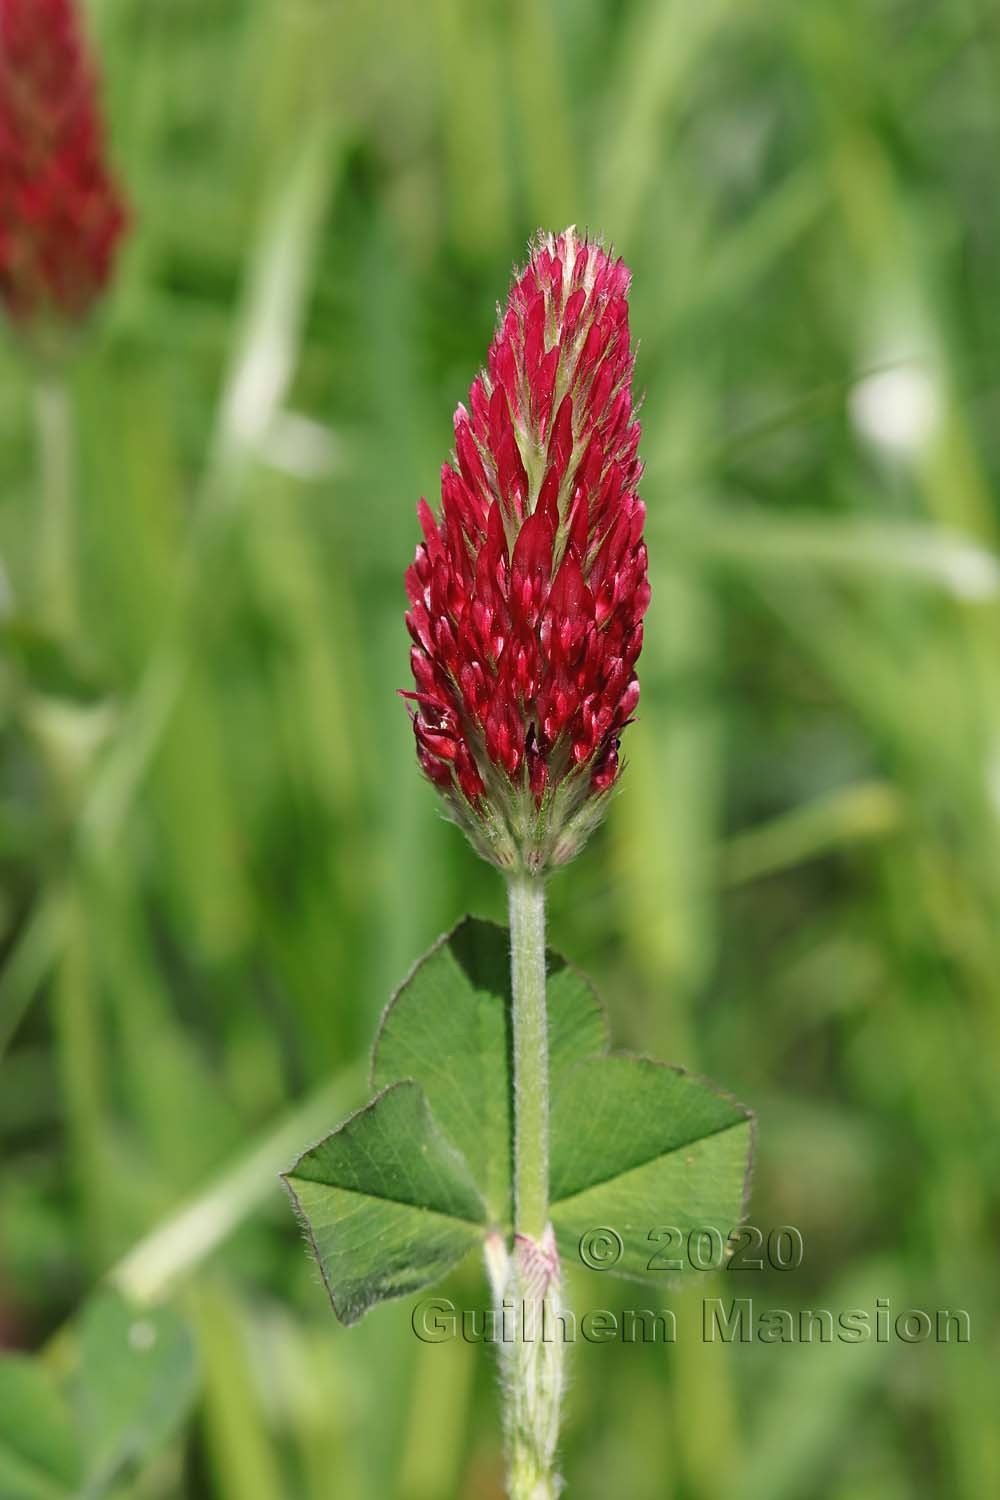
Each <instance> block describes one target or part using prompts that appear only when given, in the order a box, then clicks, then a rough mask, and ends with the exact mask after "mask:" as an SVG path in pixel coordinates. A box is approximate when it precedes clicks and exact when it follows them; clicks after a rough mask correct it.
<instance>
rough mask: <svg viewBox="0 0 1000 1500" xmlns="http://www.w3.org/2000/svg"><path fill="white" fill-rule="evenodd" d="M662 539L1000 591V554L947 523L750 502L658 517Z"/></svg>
mask: <svg viewBox="0 0 1000 1500" xmlns="http://www.w3.org/2000/svg"><path fill="white" fill-rule="evenodd" d="M651 523H652V525H654V526H655V528H656V532H657V534H658V537H659V539H660V540H661V541H662V544H663V545H665V546H669V547H670V548H672V549H675V550H677V551H679V552H687V553H688V554H689V555H690V556H692V557H693V558H697V559H700V560H701V561H703V562H705V563H709V564H718V565H720V566H724V567H729V568H734V569H738V570H744V571H754V572H756V571H760V570H764V569H780V570H783V571H784V572H785V573H786V574H787V572H788V570H789V569H795V568H799V569H802V568H822V569H824V570H826V571H828V572H830V573H832V574H834V575H835V576H837V577H841V578H845V579H859V580H862V581H867V582H871V583H874V584H882V583H885V582H887V581H890V582H898V583H918V584H925V585H929V586H931V587H935V588H939V589H941V590H943V591H944V592H945V593H948V594H950V595H952V596H953V597H954V598H956V599H961V600H966V601H969V602H972V603H975V602H978V601H981V600H990V599H995V598H997V597H998V595H1000V561H998V559H997V557H996V556H995V555H994V554H993V553H992V552H990V551H988V550H987V549H986V548H985V547H983V546H981V545H980V544H979V543H978V542H976V541H975V540H974V539H973V538H972V537H968V536H963V535H962V534H961V533H959V532H955V531H947V530H945V529H944V528H943V527H937V526H927V525H921V524H920V523H917V522H908V521H884V520H873V519H870V518H869V516H867V515H866V516H861V515H859V516H854V517H852V518H851V519H850V522H849V524H848V523H846V522H845V521H840V520H828V519H827V518H826V517H825V516H819V515H817V516H807V517H803V518H799V517H795V518H792V517H790V516H779V517H776V516H773V515H770V514H768V513H767V512H764V511H754V510H753V509H749V508H747V507H745V506H740V507H739V508H738V509H737V508H736V507H732V508H730V509H729V510H725V511H720V510H719V509H718V508H716V509H714V510H702V511H700V512H698V513H697V514H694V513H692V512H690V511H689V510H687V509H686V510H685V512H684V520H683V524H682V525H678V526H676V527H674V526H673V525H671V522H670V519H669V516H667V517H663V518H661V519H660V520H656V518H655V517H654V518H651Z"/></svg>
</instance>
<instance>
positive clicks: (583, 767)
mask: <svg viewBox="0 0 1000 1500" xmlns="http://www.w3.org/2000/svg"><path fill="white" fill-rule="evenodd" d="M629 281H630V277H629V272H628V269H627V268H626V266H625V265H624V264H623V262H622V261H620V260H612V259H611V257H610V256H609V255H607V254H606V252H605V251H604V250H603V249H602V247H601V246H600V244H598V243H596V242H594V241H593V240H588V239H585V238H581V237H579V236H578V235H577V234H576V232H575V231H574V230H573V229H568V230H567V231H566V232H565V234H561V235H559V236H558V237H553V236H540V237H539V239H538V242H537V243H536V244H535V245H534V246H533V247H532V251H531V257H530V260H529V262H528V264H527V266H526V267H525V269H524V270H523V271H522V272H521V273H520V274H519V275H518V276H517V278H516V279H515V281H514V283H513V285H512V287H511V291H510V296H509V299H508V302H507V307H506V310H505V311H504V312H503V314H502V316H501V318H500V322H499V326H498V329H497V333H496V336H495V338H494V340H493V343H492V345H491V347H490V352H489V358H488V360H487V366H486V369H485V370H481V371H480V372H479V374H478V375H477V377H476V379H475V380H474V381H473V383H472V389H471V391H470V392H469V410H466V408H465V407H464V406H459V408H458V410H457V412H456V413H455V452H454V454H453V457H452V462H451V463H450V464H445V466H444V468H443V469H442V472H441V500H442V507H441V518H440V520H437V519H435V517H434V515H433V514H432V512H431V510H430V507H429V506H428V505H427V503H426V501H424V500H421V502H420V505H419V507H418V514H419V517H420V524H421V527H422V528H423V533H424V540H423V541H422V542H421V544H420V545H419V547H418V548H417V555H416V558H415V560H414V562H413V565H412V566H411V567H410V568H409V569H408V571H407V575H406V588H407V593H408V595H409V599H410V605H411V608H410V611H409V613H408V614H407V616H406V622H407V625H408V626H409V630H410V634H411V636H412V637H413V641H414V646H413V650H412V653H411V665H412V668H413V676H414V678H415V681H416V692H414V693H409V694H406V696H407V697H409V698H412V699H413V700H414V703H415V705H416V706H415V711H414V715H413V727H414V732H415V734H416V739H417V754H418V757H419V759H420V764H421V765H422V767H423V769H424V771H425V772H426V774H427V776H428V777H429V778H430V780H431V781H432V782H433V783H434V785H435V786H436V787H438V788H439V790H440V791H441V792H442V793H443V794H444V796H445V799H446V801H447V802H448V804H449V808H450V811H451V813H452V815H453V816H454V817H455V819H456V821H458V822H459V823H460V824H461V825H462V827H463V828H465V830H466V832H467V833H468V834H469V836H470V838H471V839H472V841H473V843H474V844H475V846H476V848H477V849H478V850H479V852H480V853H481V854H483V855H484V856H485V857H486V858H488V859H490V860H492V861H493V863H495V864H497V865H499V866H501V867H502V868H512V867H518V866H522V867H524V868H525V869H528V870H532V871H541V870H545V869H547V868H552V867H554V866H556V865H560V864H563V863H565V861H566V860H568V859H570V858H572V856H573V855H574V854H575V853H576V852H577V850H578V849H579V848H580V846H581V845H582V843H583V841H584V839H585V838H586V837H587V835H588V833H589V832H590V831H591V829H592V828H593V827H594V826H595V825H596V823H597V822H598V821H599V820H600V817H601V815H602V813H603V809H604V804H605V802H606V800H607V797H608V794H609V792H610V790H611V787H612V786H613V784H614V782H615V780H616V778H617V776H618V769H619V766H618V743H619V737H620V735H621V732H622V730H623V729H624V728H625V726H626V725H627V724H628V723H629V722H630V721H631V718H632V715H633V713H634V711H635V706H636V703H637V701H638V697H639V683H638V679H637V678H636V674H635V663H636V659H637V657H638V655H639V651H640V649H641V647H642V617H643V615H644V613H645V611H646V606H647V605H648V603H649V584H648V582H647V577H646V548H645V544H644V542H643V540H642V528H643V520H644V516H645V509H644V507H643V504H642V502H641V500H640V499H639V497H638V494H637V485H638V482H639V477H640V474H641V472H642V466H641V464H640V462H639V458H638V453H637V449H638V443H639V423H638V422H637V421H636V419H635V413H634V409H633V404H632V369H633V363H634V357H633V353H632V349H631V345H630V341H629V325H628V302H627V300H626V299H627V296H628V290H629Z"/></svg>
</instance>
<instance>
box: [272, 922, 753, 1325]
mask: <svg viewBox="0 0 1000 1500" xmlns="http://www.w3.org/2000/svg"><path fill="white" fill-rule="evenodd" d="M509 947H510V945H509V938H508V935H507V932H506V929H504V928H501V927H497V926H494V925H493V924H492V923H489V922H483V921H479V920H477V919H475V918H472V917H467V918H466V919H465V920H464V921H463V922H460V923H459V925H458V926H457V927H456V928H455V930H454V931H453V932H451V933H450V934H448V935H447V936H446V937H444V938H442V939H441V940H440V942H438V943H437V944H436V945H435V946H434V947H433V948H432V949H431V951H430V952H429V953H428V954H427V955H426V957H425V958H424V959H422V960H421V962H420V963H419V964H418V965H417V967H416V968H415V969H414V970H413V972H412V973H411V975H410V977H409V978H408V979H407V980H406V982H405V983H404V984H403V986H402V987H401V989H400V990H399V992H398V994H397V995H396V996H395V998H394V999H393V1001H392V1003H391V1004H390V1006H389V1008H388V1010H387V1011H386V1013H385V1016H384V1018H383V1022H382V1027H381V1030H380V1033H379V1036H378V1040H377V1041H376V1044H375V1054H374V1060H373V1067H372V1080H373V1083H374V1085H375V1087H376V1088H377V1089H378V1090H379V1092H378V1093H377V1094H376V1096H375V1098H374V1099H373V1100H372V1101H371V1103H370V1104H368V1105H367V1106H366V1107H365V1108H364V1109H362V1110H360V1111H359V1112H358V1113H357V1114H355V1115H353V1116H352V1117H351V1118H350V1119H349V1120H347V1121H345V1123H344V1124H343V1125H341V1126H340V1128H339V1129H338V1130H336V1131H334V1133H333V1134H332V1135H330V1136H328V1137H327V1138H326V1140H324V1141H322V1142H320V1144H319V1145H317V1146H314V1147H312V1149H311V1150H309V1151H307V1152H306V1153H305V1154H304V1155H303V1156H302V1157H301V1158H300V1159H299V1161H298V1162H297V1163H296V1164H295V1166H294V1167H293V1168H292V1169H291V1170H290V1171H289V1172H288V1173H287V1175H286V1178H285V1181H286V1183H287V1185H288V1188H289V1191H290V1193H291V1196H292V1201H293V1203H294V1206H295V1209H296V1212H297V1213H298V1215H299V1217H300V1219H301V1221H302V1223H303V1226H304V1228H305V1230H306V1232H307V1235H308V1237H309V1241H310V1244H311V1245H312V1248H313V1251H314V1252H315V1254H316V1257H317V1260H318V1261H319V1264H320V1268H321V1270H322V1273H323V1278H324V1281H325V1283H326V1287H327V1290H328V1291H329V1294H330V1298H331V1301H332V1302H333V1306H334V1309H335V1311H336V1313H337V1316H338V1317H339V1318H340V1319H341V1320H342V1321H343V1322H345V1323H354V1322H356V1321H357V1320H358V1318H360V1317H361V1316H362V1314H363V1313H364V1312H366V1311H367V1309H368V1308H369V1307H371V1306H372V1305H373V1304H374V1303H376V1302H379V1301H382V1300H384V1299H386V1298H389V1297H398V1296H402V1295H404V1294H405V1293H408V1292H413V1291H417V1290H418V1289H420V1288H422V1287H425V1286H429V1285H430V1284H431V1283H432V1282H434V1281H436V1280H437V1279H438V1278H439V1277H441V1276H442V1275H444V1273H445V1272H446V1271H448V1270H449V1269H450V1268H451V1267H452V1266H454V1265H455V1264H456V1263H457V1262H458V1261H459V1260H460V1259H461V1257H462V1256H463V1255H464V1254H465V1253H466V1252H467V1251H468V1250H470V1249H472V1248H473V1247H474V1246H475V1245H477V1244H479V1243H481V1242H482V1240H483V1238H484V1236H485V1235H486V1234H487V1233H488V1232H489V1231H491V1230H499V1231H500V1232H501V1233H503V1234H504V1235H509V1234H510V1233H511V1228H512V1224H511V1219H512V1201H511V1200H512V1174H511V1161H512V1129H513V1122H512V1115H513V1110H512V1097H513V1095H512V1079H511V1070H510V1006H511V999H510V980H509V974H508V965H509ZM548 970H549V972H548V984H547V1000H548V1012H549V1063H550V1073H551V1083H552V1116H551V1143H550V1150H551V1173H552V1185H551V1216H552V1222H553V1225H554V1227H555V1230H556V1235H557V1238H558V1241H559V1247H560V1250H561V1252H562V1254H563V1255H564V1256H565V1257H567V1258H568V1259H575V1258H577V1256H578V1253H579V1246H580V1239H581V1236H583V1235H585V1234H586V1233H587V1231H589V1230H592V1229H594V1228H595V1227H598V1226H607V1227H609V1228H611V1229H613V1230H614V1231H615V1232H616V1234H617V1235H619V1236H620V1238H621V1241H622V1254H621V1257H620V1260H619V1261H618V1263H617V1265H616V1266H615V1267H614V1269H615V1270H616V1271H618V1272H619V1273H620V1274H623V1275H628V1276H636V1277H641V1278H643V1279H647V1278H648V1279H655V1277H656V1275H657V1273H656V1272H655V1271H650V1270H649V1262H650V1260H651V1259H653V1258H654V1257H653V1255H652V1251H653V1250H654V1249H655V1246H651V1245H650V1242H649V1234H650V1231H651V1230H654V1229H655V1228H656V1227H657V1226H659V1225H663V1224H670V1225H673V1226H676V1227H677V1228H679V1229H680V1230H681V1231H682V1232H684V1231H685V1230H687V1229H702V1228H704V1229H710V1230H715V1231H717V1232H718V1233H719V1234H720V1235H721V1236H722V1238H723V1240H725V1238H726V1236H727V1235H728V1234H729V1232H730V1230H732V1229H733V1228H735V1227H736V1225H738V1224H739V1222H740V1220H741V1218H742V1215H743V1210H744V1201H745V1191H746V1184H747V1179H748V1172H749V1163H750V1154H751V1143H752V1132H753V1120H752V1116H751V1113H750V1111H749V1110H748V1109H746V1108H745V1107H744V1106H743V1105H742V1104H738V1103H737V1102H736V1101H735V1100H734V1099H731V1098H730V1097H729V1096H728V1095H726V1094H724V1093H721V1092H720V1091H719V1090H718V1089H717V1088H716V1087H715V1086H714V1085H713V1084H711V1083H708V1082H706V1081H705V1080H704V1079H700V1078H695V1077H693V1076H691V1075H690V1074H687V1073H685V1072H683V1071H682V1070H681V1069H678V1068H672V1067H668V1066H666V1065H665V1064H663V1063H657V1062H653V1061H651V1060H649V1059H648V1058H641V1057H629V1056H624V1055H622V1054H620V1053H610V1052H609V1051H608V1036H607V1026H606V1022H605V1017H604V1013H603V1010H602V1008H601V1005H600V1002H599V1001H598V999H597V997H596V995H595V994H594V991H593V989H592V988H591V986H590V985H589V983H588V982H587V980H586V979H584V978H583V977H582V976H581V975H580V974H578V973H577V972H576V971H575V970H573V969H571V968H570V967H569V966H568V965H567V964H566V963H565V961H564V960H563V959H561V958H560V957H558V955H556V954H553V953H550V954H549V956H548Z"/></svg>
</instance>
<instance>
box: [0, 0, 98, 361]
mask: <svg viewBox="0 0 1000 1500" xmlns="http://www.w3.org/2000/svg"><path fill="white" fill-rule="evenodd" d="M125 225H126V214H125V209H124V205H123V202H122V199H121V196H120V194H119V191H118V188H117V186H116V184H115V182H114V180H113V179H112V177H111V174H110V172H109V169H108V164H107V160H106V157H105V148H104V133H103V127H102V121H101V114H100V108H99V103H98V97H97V87H96V76H95V69H94V66H93V63H92V60H91V57H90V54H89V52H88V50H87V47H86V43H85V40H84V37H83V34H82V31H81V26H80V20H79V16H78V13H77V8H76V5H75V3H74V0H0V300H2V302H3V305H4V307H5V309H6V311H7V314H8V316H9V317H10V319H11V320H12V322H13V323H14V324H15V325H16V326H18V328H19V329H21V330H22V331H25V332H26V333H31V332H32V331H33V330H34V329H35V328H36V327H37V325H40V324H42V323H52V324H55V325H57V326H58V325H66V324H73V323H76V322H78V321H79V320H81V319H82V318H83V317H84V316H85V315H86V313H87V312H88V311H89V310H90V308H91V306H92V304H93V303H94V301H95V300H96V299H97V297H98V296H99V295H100V293H101V292H102V291H103V290H104V288H105V286H106V285H107V283H108V280H109V278H110V276H111V274H112V271H113V268H114V261H115V253H116V250H117V248H118V244H119V241H120V239H121V237H122V234H123V232H124V230H125Z"/></svg>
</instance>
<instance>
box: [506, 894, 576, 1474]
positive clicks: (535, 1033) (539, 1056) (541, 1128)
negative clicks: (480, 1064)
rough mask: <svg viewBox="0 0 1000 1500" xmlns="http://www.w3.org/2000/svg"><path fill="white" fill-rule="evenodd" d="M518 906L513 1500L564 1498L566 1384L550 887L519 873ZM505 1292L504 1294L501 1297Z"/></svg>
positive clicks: (510, 1414) (509, 1292) (509, 1424)
mask: <svg viewBox="0 0 1000 1500" xmlns="http://www.w3.org/2000/svg"><path fill="white" fill-rule="evenodd" d="M507 891H508V897H509V901H510V955H511V994H512V999H513V1007H512V1012H513V1053H514V1230H515V1236H514V1247H513V1253H512V1254H511V1256H510V1258H509V1260H507V1262H506V1266H505V1267H504V1266H503V1265H502V1264H501V1262H502V1259H503V1255H502V1251H500V1250H499V1247H496V1246H493V1247H492V1253H491V1251H490V1247H489V1246H488V1247H487V1265H488V1267H489V1270H490V1277H491V1281H492V1283H493V1286H494V1296H495V1298H496V1300H497V1301H498V1302H499V1303H500V1304H501V1307H502V1308H503V1309H505V1310H506V1309H508V1308H509V1309H512V1310H513V1312H514V1327H513V1335H512V1337H511V1338H510V1339H509V1341H506V1340H505V1341H504V1342H502V1343H501V1345H500V1350H499V1353H500V1372H501V1380H502V1383H503V1391H504V1429H505V1433H506V1439H507V1493H508V1496H509V1497H510V1500H556V1496H558V1494H559V1492H560V1489H561V1488H562V1481H561V1479H560V1478H559V1476H558V1474H557V1473H556V1468H555V1458H556V1446H557V1443H558V1438H559V1416H560V1408H561V1406H562V1394H563V1385H564V1379H565V1377H564V1360H565V1351H564V1349H563V1341H562V1335H561V1331H557V1333H556V1336H555V1338H553V1337H552V1331H551V1327H550V1325H552V1324H553V1323H554V1324H555V1325H556V1326H557V1328H560V1327H561V1317H560V1313H561V1300H560V1298H561V1289H560V1269H559V1253H558V1251H557V1249H556V1243H555V1238H554V1236H553V1233H552V1226H551V1225H550V1224H549V1026H548V1014H547V1011H546V1006H545V886H544V883H543V881H542V880H541V879H540V878H539V877H538V876H533V875H529V874H527V873H526V872H519V873H518V874H515V875H511V876H510V877H509V879H508V884H507ZM498 1294H499V1295H498Z"/></svg>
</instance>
